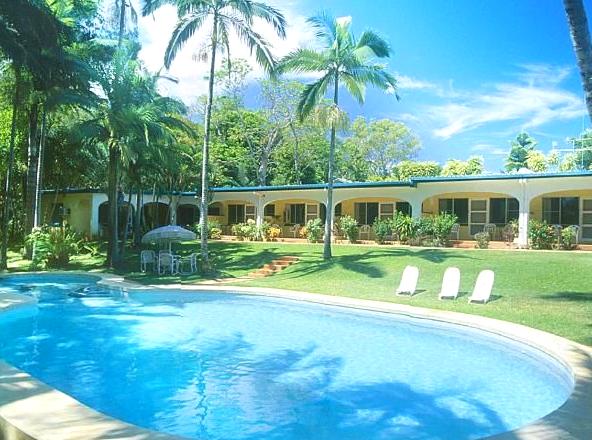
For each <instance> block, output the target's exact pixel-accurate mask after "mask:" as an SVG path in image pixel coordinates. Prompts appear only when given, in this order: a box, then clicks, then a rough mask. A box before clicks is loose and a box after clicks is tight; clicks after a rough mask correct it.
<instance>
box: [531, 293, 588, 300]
mask: <svg viewBox="0 0 592 440" xmlns="http://www.w3.org/2000/svg"><path fill="white" fill-rule="evenodd" d="M541 298H542V299H545V300H549V301H566V302H592V293H590V292H569V291H567V292H556V293H552V294H550V295H542V296H541Z"/></svg>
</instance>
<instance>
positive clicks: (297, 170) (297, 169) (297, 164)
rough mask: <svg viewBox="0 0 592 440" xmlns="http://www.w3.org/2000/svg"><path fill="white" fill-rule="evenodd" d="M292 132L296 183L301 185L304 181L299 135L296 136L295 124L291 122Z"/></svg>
mask: <svg viewBox="0 0 592 440" xmlns="http://www.w3.org/2000/svg"><path fill="white" fill-rule="evenodd" d="M289 125H290V130H291V131H292V137H294V176H295V183H297V184H298V185H300V184H301V183H302V179H301V177H300V156H299V154H298V151H299V148H300V146H299V142H298V135H297V134H296V127H294V122H292V121H290V124H289Z"/></svg>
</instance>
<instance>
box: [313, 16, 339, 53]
mask: <svg viewBox="0 0 592 440" xmlns="http://www.w3.org/2000/svg"><path fill="white" fill-rule="evenodd" d="M306 21H307V22H308V23H309V24H310V25H312V27H313V28H314V30H315V35H316V37H317V38H319V39H320V40H322V41H323V42H324V44H325V45H326V46H327V47H331V46H333V43H334V42H335V40H336V39H337V22H336V21H335V18H334V17H332V16H331V15H330V14H329V13H328V12H327V11H321V12H320V13H318V14H317V15H315V16H314V17H310V18H309V19H308V20H306Z"/></svg>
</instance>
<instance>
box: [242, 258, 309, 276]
mask: <svg viewBox="0 0 592 440" xmlns="http://www.w3.org/2000/svg"><path fill="white" fill-rule="evenodd" d="M297 261H298V257H292V256H287V257H281V258H278V259H277V260H272V261H271V263H266V264H264V265H263V267H262V268H261V269H257V270H256V271H254V272H251V273H250V274H249V275H248V276H249V277H250V278H263V277H268V276H270V275H273V274H274V273H277V272H280V271H282V270H284V269H285V268H286V267H288V266H290V265H292V264H294V263H296V262H297Z"/></svg>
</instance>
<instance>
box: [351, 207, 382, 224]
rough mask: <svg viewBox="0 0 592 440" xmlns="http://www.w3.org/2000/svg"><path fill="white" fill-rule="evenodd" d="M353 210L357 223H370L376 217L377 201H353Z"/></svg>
mask: <svg viewBox="0 0 592 440" xmlns="http://www.w3.org/2000/svg"><path fill="white" fill-rule="evenodd" d="M354 211H355V217H356V221H357V222H358V224H359V225H371V224H372V223H374V220H376V218H377V217H378V203H365V202H364V203H354Z"/></svg>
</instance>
